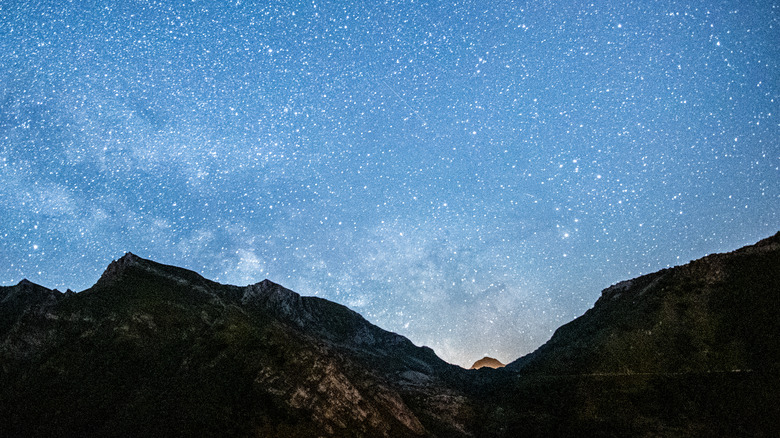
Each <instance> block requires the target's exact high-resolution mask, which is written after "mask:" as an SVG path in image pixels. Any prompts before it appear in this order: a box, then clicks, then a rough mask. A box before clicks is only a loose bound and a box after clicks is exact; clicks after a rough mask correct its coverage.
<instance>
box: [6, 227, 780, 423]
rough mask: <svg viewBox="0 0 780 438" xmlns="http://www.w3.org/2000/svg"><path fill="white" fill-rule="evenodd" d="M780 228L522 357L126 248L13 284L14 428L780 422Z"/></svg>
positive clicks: (651, 278)
mask: <svg viewBox="0 0 780 438" xmlns="http://www.w3.org/2000/svg"><path fill="white" fill-rule="evenodd" d="M778 335H780V233H778V234H776V235H775V236H773V237H770V238H768V239H765V240H763V241H761V242H759V243H757V244H756V245H752V246H749V247H745V248H742V249H740V250H737V251H734V252H732V253H728V254H715V255H711V256H708V257H705V258H703V259H700V260H697V261H694V262H691V263H689V264H687V265H684V266H680V267H676V268H671V269H665V270H663V271H659V272H656V273H653V274H649V275H645V276H642V277H639V278H636V279H633V280H630V281H626V282H623V283H620V284H617V285H615V286H612V287H610V288H608V289H605V290H604V291H603V292H602V296H601V298H600V299H599V300H598V301H597V302H596V304H595V305H594V307H593V308H592V309H590V310H589V311H588V312H586V313H585V315H583V316H581V317H580V318H578V319H576V320H574V321H572V322H571V323H569V324H566V325H564V326H563V327H561V328H560V329H558V331H556V333H555V335H554V336H553V337H552V339H551V340H550V341H549V342H547V343H546V344H545V345H543V346H542V347H540V348H539V349H538V350H537V351H535V352H534V353H532V354H529V355H527V356H525V357H522V358H520V359H518V360H516V361H515V362H513V363H510V364H508V365H507V367H505V368H501V369H490V368H482V369H479V370H464V369H462V368H459V367H456V366H453V365H450V364H447V363H445V362H444V361H442V360H441V359H439V358H438V357H437V356H436V355H435V354H434V352H433V351H432V350H430V349H429V348H426V347H417V346H415V345H413V344H412V343H411V342H410V341H409V340H407V339H406V338H404V337H402V336H399V335H396V334H394V333H390V332H387V331H385V330H382V329H380V328H378V327H376V326H374V325H372V324H370V323H368V322H367V321H366V320H365V319H363V318H362V317H361V316H360V315H358V314H357V313H355V312H353V311H351V310H349V309H347V308H346V307H344V306H341V305H339V304H336V303H332V302H330V301H327V300H322V299H319V298H313V297H301V296H299V295H298V294H296V293H295V292H292V291H290V290H287V289H285V288H284V287H282V286H279V285H277V284H274V283H272V282H270V281H268V280H265V281H263V282H261V283H258V284H255V285H252V286H247V287H237V286H227V285H221V284H218V283H214V282H211V281H209V280H206V279H204V278H203V277H201V276H200V275H198V274H196V273H194V272H191V271H188V270H185V269H181V268H176V267H172V266H166V265H161V264H158V263H155V262H152V261H149V260H144V259H142V258H139V257H137V256H135V255H133V254H129V253H128V254H126V255H125V256H124V257H122V258H121V259H119V260H117V261H115V262H112V263H111V264H110V265H109V267H108V268H107V269H106V271H105V273H104V274H103V276H102V277H101V278H100V280H99V281H98V282H97V283H96V284H95V285H94V286H93V287H91V288H90V289H88V290H86V291H83V292H80V293H72V292H68V293H61V292H58V291H56V290H55V291H52V290H49V289H46V288H44V287H41V286H38V285H35V284H33V283H30V282H28V281H26V280H23V281H22V282H20V283H19V284H18V285H16V286H10V287H0V436H4V437H5V436H8V437H15V436H25V437H26V436H101V437H104V436H109V437H110V436H242V437H243V436H247V437H249V436H252V437H264V436H279V437H298V436H300V437H309V436H371V437H373V436H392V437H396V436H398V437H404V436H438V437H458V436H475V437H479V436H486V437H492V436H497V437H500V436H505V437H516V436H767V437H770V436H771V437H776V436H780V420H778V419H780V340H779V339H778Z"/></svg>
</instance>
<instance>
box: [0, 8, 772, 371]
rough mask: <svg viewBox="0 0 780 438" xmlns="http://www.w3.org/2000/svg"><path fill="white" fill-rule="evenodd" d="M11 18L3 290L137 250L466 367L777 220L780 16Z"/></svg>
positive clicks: (73, 13)
mask: <svg viewBox="0 0 780 438" xmlns="http://www.w3.org/2000/svg"><path fill="white" fill-rule="evenodd" d="M65 3H66V2H60V1H54V2H46V1H42V2H19V1H10V2H6V1H4V2H3V3H2V4H1V5H0V284H4V285H8V284H15V283H17V282H18V281H20V280H21V279H22V278H25V277H26V278H29V279H30V280H32V281H34V282H36V283H40V284H42V285H45V286H48V287H52V288H53V287H57V288H59V289H61V290H64V289H65V288H71V289H74V290H82V289H85V288H87V287H89V286H90V285H92V284H93V283H94V282H95V281H96V280H97V278H98V277H99V275H100V273H101V271H102V270H103V269H104V268H105V266H106V265H107V264H108V263H109V262H110V261H111V260H112V259H116V258H118V257H120V256H121V255H122V254H124V252H126V251H132V252H133V253H135V254H137V255H139V256H141V257H145V258H149V259H153V260H156V261H158V262H161V263H166V264H173V265H178V266H183V267H186V268H189V269H193V270H195V271H198V272H199V273H201V274H203V275H204V276H206V277H207V278H210V279H213V280H216V281H220V282H223V283H230V284H238V285H246V284H250V283H255V282H258V281H261V280H263V279H264V278H269V279H271V280H273V281H275V282H277V283H280V284H283V285H285V286H287V287H288V288H291V289H293V290H295V291H297V292H299V293H301V294H303V295H317V296H321V297H324V298H327V299H330V300H333V301H336V302H339V303H341V304H344V305H347V306H349V307H350V308H352V309H354V310H356V311H358V312H360V313H361V314H362V315H363V316H365V317H366V318H367V319H368V320H369V321H371V322H373V323H375V324H377V325H379V326H381V327H383V328H385V329H388V330H391V331H395V332H398V333H400V334H403V335H405V336H408V337H409V338H410V339H411V340H412V341H413V342H415V343H416V344H418V345H428V346H430V347H432V348H433V349H434V350H435V351H436V352H437V353H438V354H439V355H440V356H441V357H442V358H444V359H445V360H448V361H451V362H454V363H458V364H461V365H469V364H470V363H472V362H473V361H474V360H476V359H478V358H480V357H482V356H484V355H490V356H493V357H496V358H498V359H499V360H501V361H503V362H508V361H511V360H513V359H516V358H517V357H519V356H521V355H523V354H525V353H528V352H530V351H532V350H533V349H535V348H536V347H538V346H539V345H540V344H542V343H543V342H544V341H545V340H547V339H548V338H549V337H550V336H551V334H552V331H554V329H555V328H556V327H558V326H559V325H561V324H562V323H565V322H567V321H569V320H571V319H573V318H574V317H576V316H578V315H580V314H582V313H583V312H584V311H585V310H587V309H588V308H589V307H590V306H592V304H593V303H594V302H595V300H596V299H597V298H598V296H599V293H600V291H601V289H603V288H605V287H607V286H609V285H610V284H613V283H616V282H618V281H621V280H624V279H627V278H631V277H635V276H637V275H640V274H643V273H648V272H653V271H656V270H658V269H661V268H664V267H667V266H672V265H678V264H682V263H685V262H687V261H689V260H691V259H694V258H698V257H701V256H704V255H706V254H708V253H712V252H722V251H728V250H732V249H736V248H737V247H739V246H742V245H745V244H749V243H753V242H755V241H757V240H759V239H761V238H763V237H766V236H769V235H770V234H772V233H774V232H776V231H777V230H778V229H780V208H779V207H780V170H779V168H780V122H779V121H778V113H779V112H780V107H779V105H778V101H779V99H780V74H778V72H780V66H779V65H778V63H779V62H780V5H777V4H776V3H775V2H772V1H721V2H693V3H692V4H689V3H690V2H674V1H657V2H648V1H639V2H632V1H629V2H593V3H588V2H568V1H567V2H536V1H534V2H501V1H496V2H483V1H466V2H432V1H411V0H409V1H387V2H373V1H368V2H321V1H318V0H316V1H307V2H294V1H264V2H252V1H233V2H226V1H225V2H223V1H202V0H194V1H189V0H188V1H179V2H156V1H123V2H90V1H77V2H73V3H68V4H65Z"/></svg>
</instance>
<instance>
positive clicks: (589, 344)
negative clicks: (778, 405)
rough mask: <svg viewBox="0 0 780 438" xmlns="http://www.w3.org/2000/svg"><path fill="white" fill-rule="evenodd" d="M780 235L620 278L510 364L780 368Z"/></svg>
mask: <svg viewBox="0 0 780 438" xmlns="http://www.w3.org/2000/svg"><path fill="white" fill-rule="evenodd" d="M778 316H780V233H778V234H775V235H774V236H772V237H770V238H767V239H764V240H762V241H760V242H758V243H757V244H755V245H752V246H748V247H745V248H742V249H739V250H737V251H734V252H731V253H728V254H713V255H710V256H707V257H704V258H702V259H699V260H696V261H693V262H690V263H688V264H686V265H684V266H678V267H675V268H669V269H664V270H662V271H659V272H655V273H653V274H648V275H644V276H642V277H639V278H635V279H633V280H628V281H624V282H622V283H618V284H616V285H614V286H612V287H609V288H607V289H605V290H604V291H602V293H601V297H600V298H599V299H598V301H597V302H596V304H595V305H594V306H593V308H592V309H590V310H588V311H587V312H586V313H585V314H584V315H583V316H581V317H579V318H577V319H575V320H574V321H572V322H570V323H569V324H566V325H564V326H562V327H560V328H559V329H558V330H557V331H556V332H555V334H554V335H553V337H552V338H551V339H550V341H549V342H547V343H546V344H544V345H543V346H542V347H540V348H539V349H538V350H537V351H535V352H534V353H532V354H530V355H528V356H525V357H523V358H520V359H518V360H516V361H514V362H512V363H510V364H509V365H508V366H507V368H509V369H512V370H516V371H520V370H523V371H525V372H529V373H542V374H589V373H590V374H593V373H601V374H641V373H656V374H658V373H690V372H703V373H706V372H739V371H749V370H753V371H780V342H779V341H778V339H777V335H778V334H780V318H778Z"/></svg>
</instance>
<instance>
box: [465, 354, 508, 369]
mask: <svg viewBox="0 0 780 438" xmlns="http://www.w3.org/2000/svg"><path fill="white" fill-rule="evenodd" d="M504 366H505V365H504V364H503V363H501V361H499V360H498V359H494V358H492V357H489V356H485V357H483V358H482V359H480V360H478V361H476V362H474V365H472V366H471V369H472V370H477V369H480V368H485V367H487V368H503V367H504Z"/></svg>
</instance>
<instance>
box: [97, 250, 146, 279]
mask: <svg viewBox="0 0 780 438" xmlns="http://www.w3.org/2000/svg"><path fill="white" fill-rule="evenodd" d="M142 260H143V259H142V258H140V257H138V256H137V255H135V254H133V253H131V252H127V253H125V255H123V256H122V257H120V258H119V259H117V260H113V261H112V262H111V263H109V264H108V266H107V267H106V270H105V271H103V274H102V275H101V276H100V278H99V279H98V281H97V284H99V285H107V284H111V283H113V282H114V281H115V280H116V279H117V278H119V277H120V276H121V275H122V274H123V273H124V272H125V271H127V269H128V268H130V267H132V266H137V265H139V264H140V262H141V261H142Z"/></svg>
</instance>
